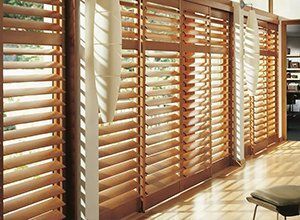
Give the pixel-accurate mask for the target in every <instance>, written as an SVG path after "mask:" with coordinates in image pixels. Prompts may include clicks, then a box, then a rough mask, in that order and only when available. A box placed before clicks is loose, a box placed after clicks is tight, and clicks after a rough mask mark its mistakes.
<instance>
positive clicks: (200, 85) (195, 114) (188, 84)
mask: <svg viewBox="0 0 300 220" xmlns="http://www.w3.org/2000/svg"><path fill="white" fill-rule="evenodd" d="M183 15H184V18H183V25H184V30H183V37H182V38H183V41H184V43H185V44H184V46H183V47H182V50H183V65H184V72H183V74H184V75H183V129H182V132H183V156H182V157H183V160H184V161H183V168H184V170H183V175H184V176H185V177H188V176H192V175H194V174H196V173H199V172H201V171H204V170H206V169H208V168H209V167H210V164H211V106H210V98H211V91H210V80H211V78H210V55H209V33H210V32H209V31H210V30H209V24H210V23H209V22H210V21H209V16H208V8H207V7H199V6H197V5H195V4H191V3H189V4H188V3H185V4H184V5H183Z"/></svg>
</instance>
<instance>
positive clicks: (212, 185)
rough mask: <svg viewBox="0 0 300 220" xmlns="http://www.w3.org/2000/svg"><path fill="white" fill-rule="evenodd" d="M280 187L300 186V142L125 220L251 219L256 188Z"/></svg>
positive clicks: (268, 216)
mask: <svg viewBox="0 0 300 220" xmlns="http://www.w3.org/2000/svg"><path fill="white" fill-rule="evenodd" d="M281 184H295V185H296V184H298V185H300V142H286V143H284V144H282V145H279V146H278V147H276V148H275V149H274V150H272V151H271V152H268V153H266V154H263V155H261V156H259V157H257V158H253V159H250V160H248V161H247V163H246V165H245V167H243V168H239V169H237V170H234V171H232V170H231V171H230V170H227V171H226V172H224V173H221V174H220V175H219V176H218V177H216V178H214V179H213V180H209V181H207V182H205V183H203V184H201V185H198V186H196V187H194V188H192V189H190V190H188V191H186V192H184V193H183V194H181V195H180V196H177V197H175V198H173V199H171V200H169V201H167V202H165V203H163V204H160V205H158V206H156V207H154V208H153V209H151V210H149V211H147V212H146V213H140V214H134V215H131V216H129V217H128V218H126V219H128V220H139V219H159V220H169V219H195V220H251V219H252V216H253V209H254V205H253V204H249V203H248V202H247V201H246V200H245V198H246V196H248V195H249V194H250V192H251V191H253V190H254V189H257V188H264V187H269V186H275V185H281ZM256 219H257V220H276V214H275V213H273V212H271V211H268V210H266V209H263V208H259V209H258V215H257V218H256ZM280 219H283V217H282V218H280ZM288 219H290V220H296V219H300V217H291V218H288Z"/></svg>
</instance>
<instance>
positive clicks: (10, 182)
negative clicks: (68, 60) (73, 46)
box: [2, 1, 65, 220]
mask: <svg viewBox="0 0 300 220" xmlns="http://www.w3.org/2000/svg"><path fill="white" fill-rule="evenodd" d="M35 2H36V3H35ZM18 5H19V6H16V5H15V4H11V3H10V2H9V1H7V3H5V4H3V11H4V17H3V32H2V33H3V41H4V42H3V43H4V71H3V72H4V75H3V82H4V92H3V101H4V107H3V111H4V120H3V126H4V128H3V129H4V137H3V141H4V143H3V144H4V149H3V154H4V164H3V166H4V189H3V191H4V194H3V199H4V210H3V214H4V219H7V220H8V219H29V218H30V219H31V218H32V219H62V218H63V217H64V216H63V214H62V207H63V206H64V202H63V193H64V189H63V181H64V177H63V168H64V164H63V155H64V152H63V143H64V140H63V138H64V117H65V116H64V83H63V80H64V70H63V69H64V59H63V55H64V35H63V32H64V31H63V16H64V14H63V7H62V5H63V2H62V1H28V2H27V1H24V2H23V3H22V4H21V3H20V4H18Z"/></svg>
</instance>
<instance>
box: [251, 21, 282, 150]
mask: <svg viewBox="0 0 300 220" xmlns="http://www.w3.org/2000/svg"><path fill="white" fill-rule="evenodd" d="M277 28H278V26H277V25H273V24H270V23H268V22H263V21H260V22H259V31H260V72H259V80H258V88H257V93H256V95H255V96H254V97H251V145H252V150H253V153H254V154H255V153H257V152H259V151H261V150H264V149H266V148H267V147H268V146H269V145H270V144H272V143H274V142H276V141H277V140H278V132H277V129H278V121H277V115H276V114H277V113H276V108H277V105H278V104H277V78H276V74H277V59H278V55H277Z"/></svg>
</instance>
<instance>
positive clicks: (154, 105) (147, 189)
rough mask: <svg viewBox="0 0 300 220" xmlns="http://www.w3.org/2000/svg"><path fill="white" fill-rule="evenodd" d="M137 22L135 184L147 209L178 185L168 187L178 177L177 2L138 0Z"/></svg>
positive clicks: (178, 38)
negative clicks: (138, 179)
mask: <svg viewBox="0 0 300 220" xmlns="http://www.w3.org/2000/svg"><path fill="white" fill-rule="evenodd" d="M143 25H144V30H143V31H144V43H143V54H144V64H145V69H144V71H145V72H144V77H145V84H144V86H145V106H144V108H145V146H144V149H143V154H142V155H141V156H142V164H141V168H142V169H143V170H144V171H143V173H142V178H143V179H142V186H141V187H142V190H144V192H143V198H142V200H143V204H144V208H148V207H150V206H152V205H154V204H156V203H158V202H160V201H162V200H163V199H166V198H168V197H169V193H170V192H174V190H175V192H178V189H177V188H178V187H177V188H176V187H175V189H174V188H173V189H172V188H171V189H170V188H169V186H171V185H172V184H173V183H176V182H177V183H178V181H179V179H180V142H179V137H180V99H179V98H180V77H179V74H180V54H179V50H180V49H179V43H180V32H179V28H180V13H179V1H177V0H172V1H155V0H153V1H152V0H147V1H144V20H143ZM162 191H163V192H162ZM164 192H165V193H164ZM164 197H165V198H164Z"/></svg>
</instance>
